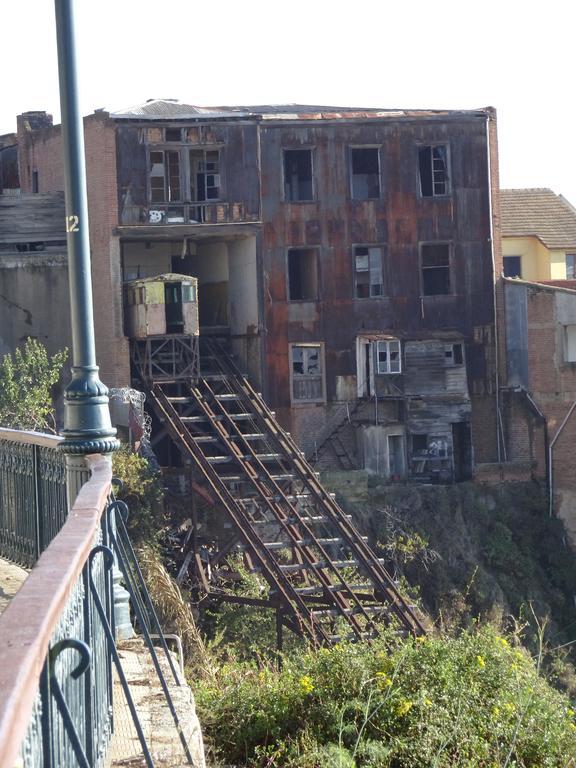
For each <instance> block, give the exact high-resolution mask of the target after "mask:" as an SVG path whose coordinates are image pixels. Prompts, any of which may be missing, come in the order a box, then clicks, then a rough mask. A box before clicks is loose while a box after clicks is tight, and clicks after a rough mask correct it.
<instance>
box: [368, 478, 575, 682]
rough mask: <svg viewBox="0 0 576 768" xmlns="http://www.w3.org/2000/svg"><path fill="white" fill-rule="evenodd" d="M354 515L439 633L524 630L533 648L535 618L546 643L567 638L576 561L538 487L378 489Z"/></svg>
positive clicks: (570, 631) (572, 610) (571, 635)
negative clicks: (476, 627) (543, 626)
mask: <svg viewBox="0 0 576 768" xmlns="http://www.w3.org/2000/svg"><path fill="white" fill-rule="evenodd" d="M356 512H357V514H358V513H359V514H360V525H361V526H362V527H364V528H365V530H366V531H367V532H368V534H369V536H370V538H371V539H372V540H373V542H375V543H376V542H380V544H381V545H382V550H383V552H384V553H385V554H386V555H387V557H389V559H390V566H391V568H392V569H393V570H395V572H396V575H402V576H404V577H405V578H406V580H407V581H408V582H409V583H410V584H414V585H419V590H420V598H421V600H422V603H423V605H424V607H425V609H426V610H427V611H428V613H429V614H430V615H431V616H432V617H433V618H434V619H435V620H436V621H437V623H438V624H439V626H440V627H444V628H451V627H466V626H470V625H471V624H472V622H474V621H476V620H477V619H481V620H484V621H490V622H492V623H494V624H495V625H500V624H502V623H504V624H505V625H506V624H508V625H512V624H513V622H514V621H515V620H516V621H521V622H527V623H528V628H527V633H526V637H525V640H526V642H528V643H530V647H531V648H532V649H533V650H535V649H536V645H537V636H538V625H537V620H538V621H540V622H542V621H546V622H547V623H548V638H549V640H550V643H551V644H552V645H561V644H562V643H566V642H569V641H570V640H572V639H573V638H574V635H575V633H576V608H575V605H574V595H575V594H576V557H575V555H574V553H573V552H572V550H571V549H570V548H569V547H568V545H567V543H566V540H565V532H564V528H563V526H562V524H561V522H560V521H559V520H558V519H556V518H554V517H550V516H549V515H548V512H547V507H546V499H545V497H544V494H543V493H542V491H541V489H540V488H539V487H538V486H536V485H531V484H520V483H519V484H515V485H504V486H502V487H500V488H498V489H482V488H479V487H478V486H475V485H473V484H471V483H470V484H461V485H456V486H444V487H442V486H440V487H412V488H411V487H387V488H385V487H384V486H379V487H374V488H372V489H371V491H370V498H369V501H368V502H367V503H366V504H365V505H363V506H362V508H361V509H359V510H358V509H357V510H356ZM570 676H571V675H570V674H568V672H567V678H568V677H570ZM565 682H566V683H567V684H569V683H570V681H569V680H568V679H566V680H565ZM570 685H571V683H570ZM574 692H575V693H576V687H575V688H574Z"/></svg>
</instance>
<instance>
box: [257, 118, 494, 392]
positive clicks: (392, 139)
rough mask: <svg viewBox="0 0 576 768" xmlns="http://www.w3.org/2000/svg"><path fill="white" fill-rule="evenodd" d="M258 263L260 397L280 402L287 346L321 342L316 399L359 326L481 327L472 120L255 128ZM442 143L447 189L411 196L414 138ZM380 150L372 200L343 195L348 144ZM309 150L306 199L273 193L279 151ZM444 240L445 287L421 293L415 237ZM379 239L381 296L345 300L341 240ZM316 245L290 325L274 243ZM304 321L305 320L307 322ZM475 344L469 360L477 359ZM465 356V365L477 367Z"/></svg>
mask: <svg viewBox="0 0 576 768" xmlns="http://www.w3.org/2000/svg"><path fill="white" fill-rule="evenodd" d="M260 131H261V156H262V198H263V210H262V217H263V221H264V222H265V226H264V230H263V270H264V280H265V282H266V287H267V289H266V290H265V302H266V315H265V322H266V329H267V334H268V338H267V348H268V361H267V362H268V363H269V365H270V367H271V371H270V376H269V382H270V383H269V393H270V395H271V397H272V399H273V400H274V401H275V404H277V405H288V404H289V387H288V385H287V378H288V373H289V372H288V371H287V370H286V362H284V363H281V362H280V361H281V360H284V361H286V359H287V345H288V343H289V342H295V341H308V340H310V341H312V340H314V341H324V342H325V344H326V372H327V376H326V382H327V397H328V400H332V399H334V398H335V396H336V381H337V377H341V376H351V375H354V374H355V373H356V370H355V369H356V359H355V352H354V341H355V338H356V336H357V335H358V334H359V333H361V332H362V331H368V330H379V331H385V332H386V333H390V334H391V335H397V336H398V337H400V338H402V337H409V338H416V339H417V338H419V337H420V338H427V337H430V336H431V335H433V334H434V333H436V332H438V331H443V332H445V331H454V332H457V333H458V334H462V336H463V337H464V339H465V340H466V341H467V342H470V343H472V341H473V329H474V327H475V326H478V325H489V324H492V323H493V301H492V291H493V287H492V266H491V264H492V260H491V251H490V242H489V236H490V221H489V187H488V170H487V161H486V158H487V147H486V122H485V117H484V116H481V117H480V116H476V117H473V118H459V119H450V120H447V121H446V122H442V121H440V120H438V119H435V120H426V119H422V120H420V121H418V120H412V121H401V120H390V119H388V120H382V121H381V122H377V121H374V122H370V123H368V122H363V123H358V124H352V123H350V122H343V123H342V124H334V123H328V124H318V123H316V124H314V125H304V126H303V125H301V124H298V125H285V124H281V123H276V124H273V125H262V126H261V128H260ZM443 142H445V143H448V144H449V147H450V168H451V181H452V193H451V195H450V196H447V197H442V198H434V199H429V198H422V197H420V195H419V190H418V164H417V162H418V161H417V157H418V155H417V147H418V144H419V143H429V144H433V143H443ZM351 145H352V146H353V145H360V146H361V145H376V146H380V147H381V152H380V164H381V195H382V196H381V199H379V200H369V201H358V200H351V199H350V192H349V189H350V180H349V172H348V157H349V154H348V150H349V147H350V146H351ZM298 147H302V148H312V151H313V165H314V182H315V190H316V199H315V201H313V202H302V203H297V202H291V203H287V202H284V201H283V198H282V195H283V191H282V162H283V160H282V151H283V149H286V148H292V149H293V148H298ZM437 240H442V241H445V242H449V243H450V244H451V249H452V273H451V278H452V284H453V294H451V295H443V296H425V297H422V296H421V284H420V247H419V246H420V244H421V243H422V242H426V241H432V242H433V241H437ZM363 243H374V244H383V245H385V246H387V248H386V256H385V268H384V272H385V275H386V277H387V285H385V288H384V292H385V294H386V296H385V297H382V298H372V299H355V298H354V287H353V262H352V246H353V245H354V244H363ZM307 245H315V246H319V249H318V261H319V264H318V269H319V285H320V291H319V294H320V295H319V299H318V302H316V305H315V307H314V311H313V312H307V314H306V318H307V319H306V321H305V322H302V321H301V318H299V317H298V313H297V312H295V311H294V310H291V309H290V310H289V309H288V308H287V306H286V302H287V286H286V268H285V260H286V249H287V248H288V247H291V246H307ZM311 318H313V319H311ZM478 353H479V350H477V354H476V357H478ZM485 370H486V366H485V365H482V364H476V366H475V367H474V373H475V374H479V375H484V373H485Z"/></svg>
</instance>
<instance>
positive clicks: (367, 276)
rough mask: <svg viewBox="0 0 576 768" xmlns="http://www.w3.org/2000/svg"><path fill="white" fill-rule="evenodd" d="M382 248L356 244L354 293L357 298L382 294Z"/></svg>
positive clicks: (367, 297)
mask: <svg viewBox="0 0 576 768" xmlns="http://www.w3.org/2000/svg"><path fill="white" fill-rule="evenodd" d="M383 293H384V286H383V280H382V248H381V247H380V246H376V245H355V246H354V295H355V296H356V298H357V299H369V298H372V297H374V296H382V295H383Z"/></svg>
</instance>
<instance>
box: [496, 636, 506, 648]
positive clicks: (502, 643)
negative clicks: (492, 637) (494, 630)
mask: <svg viewBox="0 0 576 768" xmlns="http://www.w3.org/2000/svg"><path fill="white" fill-rule="evenodd" d="M496 642H497V643H500V645H501V646H503V647H504V648H508V646H509V642H508V640H506V638H505V637H497V638H496Z"/></svg>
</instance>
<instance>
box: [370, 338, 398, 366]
mask: <svg viewBox="0 0 576 768" xmlns="http://www.w3.org/2000/svg"><path fill="white" fill-rule="evenodd" d="M376 362H377V371H378V373H400V372H401V370H402V356H401V354H400V342H399V341H398V339H390V340H386V341H378V342H376Z"/></svg>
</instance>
